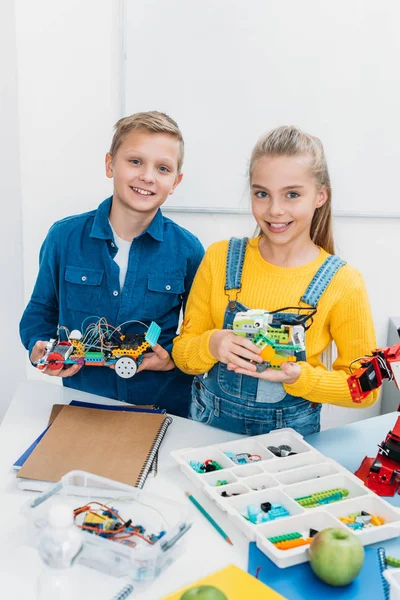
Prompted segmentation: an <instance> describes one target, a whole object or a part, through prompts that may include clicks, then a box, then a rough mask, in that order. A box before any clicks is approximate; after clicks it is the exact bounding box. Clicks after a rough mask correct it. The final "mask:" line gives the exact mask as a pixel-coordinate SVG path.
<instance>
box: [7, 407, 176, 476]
mask: <svg viewBox="0 0 400 600" xmlns="http://www.w3.org/2000/svg"><path fill="white" fill-rule="evenodd" d="M70 405H71V406H82V407H84V408H100V409H101V410H118V411H129V412H141V413H153V414H154V413H155V414H165V413H166V411H165V409H162V408H136V407H135V406H129V404H127V405H122V404H121V405H113V404H93V403H91V402H81V401H80V400H72V402H70ZM49 427H51V424H50V425H48V426H47V427H46V429H45V430H44V431H43V432H42V433H41V434H40V435H39V437H37V438H36V440H35V441H34V442H32V444H31V445H30V446H29V448H27V449H26V450H25V452H24V453H23V454H21V456H20V457H19V458H18V459H17V460H16V461H15V463H14V464H13V469H14V471H19V469H21V467H22V465H23V464H24V462H25V461H26V460H27V459H28V457H29V456H30V455H31V454H32V452H33V451H34V449H35V448H36V446H37V445H38V443H39V442H40V440H41V439H42V437H43V436H44V435H45V434H46V433H47V431H48V429H49Z"/></svg>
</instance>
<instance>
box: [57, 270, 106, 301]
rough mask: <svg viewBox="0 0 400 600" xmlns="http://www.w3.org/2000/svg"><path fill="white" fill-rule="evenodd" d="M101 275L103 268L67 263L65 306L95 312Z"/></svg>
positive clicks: (102, 275)
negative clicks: (76, 265)
mask: <svg viewBox="0 0 400 600" xmlns="http://www.w3.org/2000/svg"><path fill="white" fill-rule="evenodd" d="M103 277H104V270H103V269H92V268H86V267H75V266H72V265H67V266H66V268H65V282H66V288H67V294H66V297H67V308H69V309H70V310H79V311H81V312H93V311H94V312H96V310H97V306H98V304H99V301H100V292H101V283H102V281H103Z"/></svg>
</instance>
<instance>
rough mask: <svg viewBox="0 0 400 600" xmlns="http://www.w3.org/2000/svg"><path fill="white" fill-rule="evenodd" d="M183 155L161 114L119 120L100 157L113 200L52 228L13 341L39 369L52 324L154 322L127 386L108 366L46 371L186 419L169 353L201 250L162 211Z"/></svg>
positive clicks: (182, 383) (180, 382)
mask: <svg viewBox="0 0 400 600" xmlns="http://www.w3.org/2000/svg"><path fill="white" fill-rule="evenodd" d="M183 153H184V143H183V139H182V134H181V132H180V130H179V128H178V125H177V123H176V122H175V121H174V120H173V119H171V118H170V117H168V116H167V115H165V114H163V113H159V112H145V113H137V114H134V115H132V116H130V117H126V118H123V119H120V120H119V121H118V123H117V124H116V125H115V134H114V137H113V140H112V144H111V149H110V152H109V153H108V154H107V155H106V175H107V177H109V178H113V179H114V191H113V196H112V197H110V198H108V199H107V200H104V202H102V203H101V204H100V205H99V207H98V208H97V210H93V211H90V212H87V213H83V214H80V215H75V216H72V217H67V218H66V219H63V220H61V221H58V222H56V223H55V224H54V225H53V226H52V227H51V229H50V231H49V233H48V235H47V237H46V239H45V241H44V243H43V246H42V248H41V251H40V259H39V262H40V266H39V274H38V277H37V280H36V284H35V287H34V290H33V294H32V297H31V299H30V301H29V304H28V306H27V307H26V309H25V312H24V314H23V316H22V319H21V323H20V334H21V339H22V343H23V344H24V346H25V348H26V349H27V350H28V352H29V356H30V360H31V361H32V362H36V361H37V360H39V359H40V358H41V357H42V356H44V354H45V351H46V350H45V348H46V343H47V341H48V340H50V339H51V338H55V337H56V336H57V326H58V325H63V326H66V327H67V328H68V329H69V330H70V331H72V330H81V325H82V323H83V321H84V320H85V319H87V318H88V317H92V318H91V319H88V320H87V321H86V324H89V323H91V322H93V321H96V320H97V319H98V318H99V317H104V318H105V319H106V320H107V322H108V323H110V324H111V325H113V326H117V325H119V324H121V323H124V322H126V321H130V320H138V321H143V322H144V323H146V324H147V325H149V324H150V322H151V321H155V322H156V323H157V324H158V325H159V326H160V327H161V335H160V339H159V344H157V345H156V346H154V347H153V348H152V352H151V353H147V354H145V355H144V358H143V361H142V363H141V365H140V367H139V369H138V373H137V374H136V375H135V376H134V377H133V378H131V379H123V378H120V377H118V376H117V374H116V373H115V372H114V370H113V369H110V368H107V367H99V368H96V369H95V368H92V367H89V366H88V367H83V368H82V367H81V366H80V365H73V366H70V367H68V368H66V367H64V368H61V369H59V370H55V371H51V370H50V369H46V371H45V372H46V373H47V374H48V375H56V376H59V377H62V378H63V384H64V385H65V386H67V387H70V388H74V389H78V390H82V391H85V392H90V393H93V394H99V395H101V396H106V397H109V398H115V399H118V400H123V401H125V402H130V403H133V404H158V405H160V406H161V407H163V408H165V409H167V411H168V412H170V413H173V414H176V415H180V416H184V417H186V416H187V414H188V406H189V401H190V386H191V381H192V377H190V376H187V375H184V374H183V373H182V372H181V371H179V370H178V369H176V368H175V367H174V363H173V362H172V360H171V357H170V353H171V349H172V340H173V338H174V337H175V335H176V329H177V326H178V320H179V313H180V310H181V307H182V308H184V307H185V304H186V300H187V297H188V294H189V290H190V287H191V285H192V281H193V278H194V276H195V274H196V271H197V268H198V266H199V264H200V262H201V260H202V257H203V254H204V249H203V247H202V245H201V243H200V242H199V240H198V239H197V238H196V237H195V236H194V235H193V234H191V233H189V232H188V231H187V230H185V229H183V228H182V227H180V226H179V225H177V224H176V223H174V222H173V221H171V220H170V219H167V218H166V217H164V216H163V215H162V213H161V210H160V206H161V205H162V204H163V203H164V202H165V201H166V199H167V197H168V196H169V195H170V194H173V193H174V190H175V188H176V186H177V185H178V184H179V183H180V182H181V180H182V173H181V167H182V162H183ZM141 331H142V332H143V329H142V330H141Z"/></svg>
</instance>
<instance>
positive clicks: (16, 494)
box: [0, 380, 248, 600]
mask: <svg viewBox="0 0 400 600" xmlns="http://www.w3.org/2000/svg"><path fill="white" fill-rule="evenodd" d="M71 400H85V401H88V402H98V403H101V402H103V403H107V404H110V403H113V402H114V401H112V400H108V399H105V398H101V397H99V396H94V395H91V394H86V393H83V392H77V391H75V390H70V389H66V388H63V387H59V386H55V385H52V384H50V383H46V381H45V380H44V381H43V382H41V381H27V382H24V383H23V384H21V385H20V386H19V388H18V389H17V391H16V393H15V395H14V398H13V400H12V402H11V405H10V407H9V409H8V412H7V414H6V416H5V418H4V420H3V423H2V425H1V426H0V507H1V515H2V524H1V526H0V578H1V588H2V594H1V597H4V598H7V600H14V599H15V600H22V599H23V600H34V598H35V593H34V588H35V584H36V579H37V576H38V574H39V572H40V569H41V562H40V559H39V556H38V554H37V552H36V550H34V549H33V548H29V547H28V546H26V544H25V540H26V531H25V529H24V527H25V519H24V517H22V516H21V514H20V510H21V506H22V505H24V504H25V503H27V502H28V501H29V500H30V498H31V497H33V496H34V495H35V494H33V493H32V492H26V491H21V490H18V488H17V485H16V476H15V472H14V471H13V470H12V468H11V465H12V464H13V462H14V461H15V460H16V459H17V458H18V457H19V456H20V455H21V454H22V452H23V451H24V450H26V448H27V447H28V446H29V445H30V444H31V443H32V441H33V440H34V439H36V437H37V436H38V435H39V434H40V433H41V432H42V431H43V429H44V428H45V427H46V425H47V421H48V418H49V415H50V410H51V407H52V405H53V404H68V403H69V402H70V401H71ZM173 419H174V422H173V423H172V425H171V426H170V427H169V429H168V432H167V434H166V437H165V439H164V441H163V443H162V445H161V450H160V457H159V473H158V475H157V477H156V478H154V479H153V478H149V479H148V480H147V482H146V484H145V489H146V491H149V492H153V493H156V494H158V495H161V496H166V497H169V498H171V499H174V500H177V501H179V502H181V503H188V504H190V503H189V501H188V500H187V498H186V496H185V491H191V492H193V493H194V494H195V496H196V498H197V499H198V500H199V501H200V502H201V504H202V505H203V506H204V508H205V509H206V510H208V511H209V512H210V514H211V515H212V516H213V517H214V518H215V519H216V521H217V522H218V524H219V525H220V526H221V527H222V528H223V529H224V530H225V531H226V532H227V533H228V535H229V536H230V537H231V539H232V541H233V543H234V545H233V546H230V545H229V544H228V543H227V542H226V541H225V540H224V539H223V538H222V537H221V536H220V535H219V534H218V533H217V532H216V531H215V530H214V528H213V527H212V526H211V525H210V524H209V523H208V521H207V520H206V519H205V518H204V517H203V516H202V515H201V514H200V513H199V512H198V510H197V509H196V508H194V507H193V506H192V505H191V504H190V506H189V510H190V516H191V521H192V522H193V527H192V529H191V530H190V531H189V532H188V533H187V534H186V536H185V537H186V540H185V554H184V555H183V556H182V557H180V558H179V559H178V560H177V561H176V562H175V563H174V564H173V565H171V566H170V567H169V568H168V569H167V571H165V572H164V573H163V574H162V575H161V576H160V577H159V578H158V579H157V580H156V581H155V582H154V583H152V584H151V586H150V587H148V589H146V590H144V591H142V590H137V591H136V593H133V594H132V596H130V597H129V598H131V597H132V599H133V598H140V599H141V600H159V599H160V598H162V597H163V596H164V595H166V594H169V593H171V592H173V591H175V590H176V589H177V588H180V587H182V586H184V585H188V584H189V583H192V582H193V581H194V580H196V579H198V578H199V577H202V576H204V575H207V574H208V573H211V572H213V571H215V570H216V569H218V568H222V567H223V566H225V565H227V564H230V563H234V564H236V565H238V566H240V567H241V568H243V569H246V567H247V551H248V542H247V541H246V539H245V538H244V536H242V535H241V534H240V533H239V532H237V531H235V528H233V527H232V526H231V523H230V522H229V521H228V519H227V517H226V516H225V515H224V514H223V513H222V512H221V511H220V510H218V509H217V508H216V507H215V505H214V504H213V503H212V502H211V501H210V500H209V499H208V498H207V497H206V496H205V495H204V494H203V493H202V492H201V491H200V490H198V489H197V488H195V487H194V486H193V485H192V484H191V483H190V481H189V480H188V479H187V478H186V477H184V476H183V475H182V473H181V471H180V470H179V468H178V466H177V464H176V463H175V461H174V460H173V459H172V458H171V456H170V452H171V451H172V450H176V449H179V448H186V447H196V446H205V445H208V444H214V443H217V442H222V441H228V440H231V439H236V438H238V437H240V436H237V435H235V434H232V433H229V432H225V431H221V430H218V429H213V428H211V427H206V426H204V425H201V424H199V423H194V422H193V421H188V420H186V419H182V418H180V417H173ZM72 574H73V577H74V578H76V579H77V581H78V580H79V590H80V592H79V595H77V596H76V599H73V600H80V599H81V598H82V599H85V600H87V599H88V598H90V599H97V598H98V599H99V600H103V599H104V600H111V599H112V597H113V595H114V594H115V593H116V592H117V591H119V589H120V588H121V587H123V585H124V582H123V581H121V580H120V579H116V578H114V577H111V576H108V575H104V574H102V573H99V571H96V570H92V569H88V568H85V567H81V566H77V567H75V568H74V569H73V573H72ZM5 591H7V594H6V595H5V594H4V592H5ZM3 594H4V596H3ZM71 600H72V599H71Z"/></svg>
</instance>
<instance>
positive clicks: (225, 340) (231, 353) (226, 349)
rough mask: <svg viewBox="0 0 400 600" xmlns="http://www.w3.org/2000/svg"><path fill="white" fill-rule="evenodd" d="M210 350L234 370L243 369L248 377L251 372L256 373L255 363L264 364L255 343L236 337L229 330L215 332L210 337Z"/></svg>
mask: <svg viewBox="0 0 400 600" xmlns="http://www.w3.org/2000/svg"><path fill="white" fill-rule="evenodd" d="M209 348H210V352H211V354H212V355H213V356H214V357H215V358H216V359H217V360H219V362H222V363H224V364H226V365H232V369H236V368H239V369H243V371H245V372H246V375H249V374H250V373H249V370H250V371H251V372H256V366H255V364H253V363H258V362H263V359H262V358H261V356H260V355H259V352H260V350H259V349H258V348H257V346H256V345H255V344H253V342H251V341H250V340H246V338H244V337H241V336H239V335H235V334H234V333H233V332H232V331H230V330H229V329H221V330H219V331H214V333H212V334H211V337H210V344H209ZM245 359H247V360H245ZM249 361H253V362H252V363H251V362H249Z"/></svg>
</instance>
